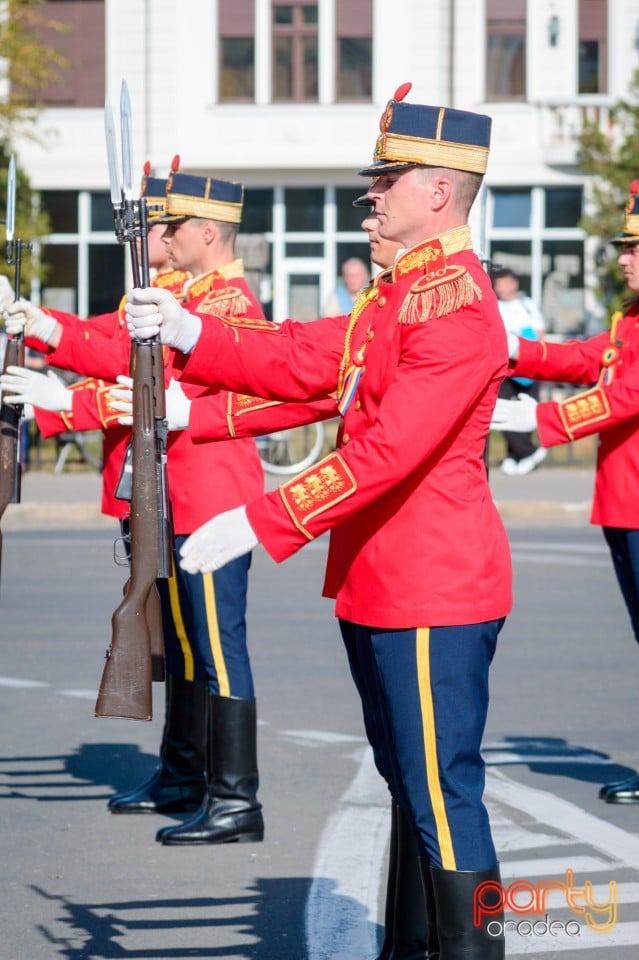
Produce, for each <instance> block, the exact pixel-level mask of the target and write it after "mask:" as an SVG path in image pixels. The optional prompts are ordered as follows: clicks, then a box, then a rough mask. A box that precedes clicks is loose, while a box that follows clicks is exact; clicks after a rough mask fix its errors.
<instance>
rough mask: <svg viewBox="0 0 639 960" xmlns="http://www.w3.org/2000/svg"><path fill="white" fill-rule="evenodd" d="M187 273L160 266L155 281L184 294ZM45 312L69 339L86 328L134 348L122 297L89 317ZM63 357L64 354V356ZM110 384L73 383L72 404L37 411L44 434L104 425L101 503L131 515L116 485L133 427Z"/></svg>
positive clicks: (114, 513) (43, 347)
mask: <svg viewBox="0 0 639 960" xmlns="http://www.w3.org/2000/svg"><path fill="white" fill-rule="evenodd" d="M188 279H189V275H188V273H185V272H184V271H183V270H161V271H159V272H158V273H156V274H155V276H154V277H153V280H152V284H153V285H154V286H158V287H162V288H163V289H168V290H171V291H172V292H174V293H175V294H180V295H181V293H182V288H183V286H184V284H185V283H186V281H187V280H188ZM45 312H46V313H49V314H51V316H54V317H55V318H56V319H57V320H58V321H59V322H60V323H61V324H62V326H63V327H64V329H65V333H66V336H67V343H68V342H69V341H70V340H71V331H73V336H74V337H75V336H78V337H80V338H83V337H84V336H85V334H88V335H89V336H90V337H91V336H95V335H98V336H101V337H108V338H109V339H111V340H114V341H118V342H119V343H120V344H121V348H122V350H123V351H124V353H126V354H128V353H129V351H130V348H131V341H130V339H129V333H128V330H127V328H126V321H125V318H124V299H123V300H122V302H121V303H120V307H119V309H118V310H113V311H111V313H104V314H99V315H96V316H94V317H89V319H88V320H82V319H81V318H80V317H78V316H76V314H72V313H63V312H61V311H58V310H49V309H47V310H46V311H45ZM31 345H33V346H35V348H36V349H40V350H42V351H45V352H47V353H51V354H52V356H51V361H50V362H53V363H56V358H55V357H54V356H53V352H52V351H51V348H50V347H49V346H48V344H44V343H41V342H40V341H37V340H34V341H33V342H32V344H31ZM60 359H63V357H62V356H61V358H60ZM69 369H72V368H69ZM112 386H113V383H112V381H108V382H105V381H104V380H103V379H99V378H95V377H90V378H88V379H86V380H81V381H79V382H77V383H74V384H73V385H72V387H71V390H72V391H73V407H72V409H71V411H70V412H69V413H53V412H50V411H48V410H39V409H36V411H35V417H36V422H37V424H38V428H39V430H40V432H41V433H42V435H43V436H44V437H52V436H55V435H56V434H59V433H63V432H64V431H66V430H96V429H99V430H102V431H103V442H102V464H103V466H102V500H101V509H102V513H104V514H106V515H107V516H110V517H116V518H118V519H122V518H123V517H126V516H128V514H129V512H130V505H129V503H128V501H126V500H118V499H117V498H116V497H115V489H116V487H117V484H118V480H119V479H120V473H121V471H122V464H123V462H124V457H125V454H126V449H127V446H128V443H129V440H130V438H131V431H130V429H129V427H123V426H121V425H120V424H119V423H118V417H119V416H120V414H119V413H118V412H114V411H113V410H112V409H111V407H110V406H109V393H110V390H111V387H112Z"/></svg>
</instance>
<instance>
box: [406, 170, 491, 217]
mask: <svg viewBox="0 0 639 960" xmlns="http://www.w3.org/2000/svg"><path fill="white" fill-rule="evenodd" d="M416 169H417V170H419V171H423V173H422V177H423V180H424V181H425V182H428V181H429V180H430V179H431V178H432V177H433V176H437V177H440V176H441V177H446V178H447V179H448V180H450V181H451V182H452V184H453V194H454V202H455V204H456V206H457V207H458V208H459V210H460V212H461V213H463V214H464V216H468V214H469V213H470V208H471V207H472V205H473V203H474V202H475V198H476V196H477V194H478V193H479V190H480V188H481V185H482V181H483V179H484V176H483V174H481V173H469V172H468V171H466V170H452V169H451V168H450V167H423V166H417V168H416Z"/></svg>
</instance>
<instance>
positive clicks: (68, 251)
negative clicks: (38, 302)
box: [41, 243, 122, 313]
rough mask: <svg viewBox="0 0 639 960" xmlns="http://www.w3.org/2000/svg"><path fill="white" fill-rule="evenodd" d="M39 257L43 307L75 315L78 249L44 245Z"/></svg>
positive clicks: (69, 246) (76, 307)
mask: <svg viewBox="0 0 639 960" xmlns="http://www.w3.org/2000/svg"><path fill="white" fill-rule="evenodd" d="M41 257H42V263H43V265H44V268H45V278H46V279H45V281H44V283H43V284H42V294H41V295H42V303H43V304H44V305H45V307H51V308H53V309H57V310H66V311H67V312H68V313H76V312H77V309H78V299H77V291H78V248H77V247H76V246H75V245H73V244H69V245H68V246H67V245H66V244H65V245H61V246H58V245H54V244H48V243H45V244H43V245H42V252H41ZM120 289H122V288H120Z"/></svg>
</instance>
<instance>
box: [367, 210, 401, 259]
mask: <svg viewBox="0 0 639 960" xmlns="http://www.w3.org/2000/svg"><path fill="white" fill-rule="evenodd" d="M362 230H365V231H366V233H367V234H368V243H369V246H370V248H371V260H372V262H373V263H374V264H376V265H377V266H378V267H381V268H382V269H383V270H385V269H386V268H387V267H390V266H391V264H392V263H393V261H394V260H395V257H396V255H397V252H398V251H399V250H401V248H402V245H401V243H397V242H396V241H395V240H385V239H384V238H383V237H380V235H379V221H378V219H377V215H376V214H374V213H369V214H368V216H367V217H366V218H365V219H364V220H362Z"/></svg>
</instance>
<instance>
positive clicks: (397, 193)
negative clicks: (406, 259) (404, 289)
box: [368, 167, 435, 247]
mask: <svg viewBox="0 0 639 960" xmlns="http://www.w3.org/2000/svg"><path fill="white" fill-rule="evenodd" d="M368 196H369V197H370V198H371V200H373V201H374V203H375V215H376V216H377V218H378V220H379V234H380V237H382V238H383V239H386V240H394V241H396V242H397V243H400V244H401V245H402V246H404V247H411V246H413V244H415V243H418V242H419V241H420V240H423V239H424V238H425V237H427V236H429V233H428V226H427V224H428V217H427V214H428V181H427V179H425V178H424V177H423V176H422V175H421V171H418V169H417V168H416V167H409V168H408V169H406V170H396V171H390V172H389V173H385V174H382V175H381V176H379V177H377V179H376V180H374V181H373V183H372V184H371V186H370V189H369V191H368ZM433 232H435V231H433Z"/></svg>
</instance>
